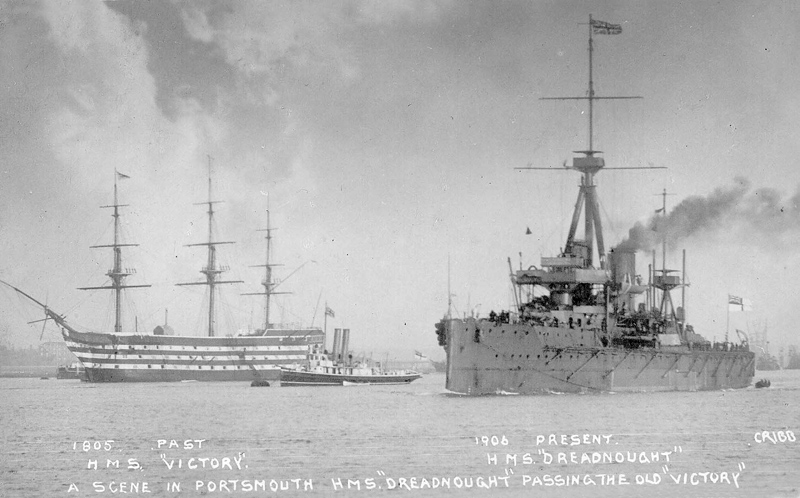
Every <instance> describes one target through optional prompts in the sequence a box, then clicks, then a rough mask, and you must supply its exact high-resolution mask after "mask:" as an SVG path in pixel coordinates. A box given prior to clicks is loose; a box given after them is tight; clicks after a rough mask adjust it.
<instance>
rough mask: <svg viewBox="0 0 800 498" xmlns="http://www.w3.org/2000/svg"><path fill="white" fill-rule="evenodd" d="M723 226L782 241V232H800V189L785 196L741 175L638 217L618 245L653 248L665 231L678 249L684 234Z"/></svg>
mask: <svg viewBox="0 0 800 498" xmlns="http://www.w3.org/2000/svg"><path fill="white" fill-rule="evenodd" d="M720 231H728V232H731V233H736V234H737V235H740V236H742V237H744V238H746V239H747V240H743V241H746V242H760V241H764V242H767V243H771V244H773V245H775V244H776V243H779V241H778V240H775V239H776V238H778V237H779V236H780V235H783V234H784V233H788V232H792V231H797V232H800V190H798V192H797V193H795V194H794V196H792V197H791V198H789V199H783V198H782V196H781V194H780V193H779V192H778V191H776V190H774V189H770V188H761V189H756V190H751V187H750V182H749V181H748V180H747V179H746V178H742V177H736V178H734V184H733V185H732V186H728V187H718V188H716V189H715V190H714V191H713V192H711V193H710V194H709V195H707V196H705V197H703V196H692V197H687V198H686V199H684V200H683V201H681V202H680V204H678V205H677V206H675V208H674V209H672V211H670V212H669V214H668V215H667V216H666V217H664V216H663V215H662V214H660V213H656V214H654V215H653V216H652V217H651V218H650V220H649V221H648V222H647V223H642V222H637V223H636V225H634V226H633V228H631V229H630V230H629V231H628V237H627V238H625V239H624V240H623V241H622V242H621V243H620V244H619V245H618V246H617V249H618V250H625V251H649V250H652V249H653V248H654V247H656V245H659V244H661V241H662V240H663V237H666V240H667V245H668V246H669V247H670V248H673V249H674V248H675V247H676V244H677V243H678V242H680V241H682V240H683V239H686V238H689V237H692V236H700V235H711V234H717V233H719V232H720ZM767 236H768V237H769V238H767Z"/></svg>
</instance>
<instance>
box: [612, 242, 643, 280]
mask: <svg viewBox="0 0 800 498" xmlns="http://www.w3.org/2000/svg"><path fill="white" fill-rule="evenodd" d="M608 262H609V265H610V267H611V279H612V280H613V281H614V283H616V284H624V283H625V282H628V283H630V284H635V283H636V252H634V251H630V250H626V249H620V248H614V249H611V252H610V253H608ZM626 275H627V278H626Z"/></svg>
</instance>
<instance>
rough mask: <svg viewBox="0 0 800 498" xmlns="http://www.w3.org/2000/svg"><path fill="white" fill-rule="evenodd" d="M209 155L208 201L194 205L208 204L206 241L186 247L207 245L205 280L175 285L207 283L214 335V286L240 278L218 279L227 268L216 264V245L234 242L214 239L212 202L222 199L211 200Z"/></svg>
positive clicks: (210, 330) (210, 317) (209, 159)
mask: <svg viewBox="0 0 800 498" xmlns="http://www.w3.org/2000/svg"><path fill="white" fill-rule="evenodd" d="M211 199H212V197H211V156H208V201H206V202H199V203H196V204H195V206H203V205H208V242H200V243H197V244H187V245H186V247H193V246H207V247H208V260H207V263H206V266H205V267H203V268H202V269H201V270H200V273H202V274H203V275H205V277H206V281H205V282H188V283H181V284H175V285H180V286H184V285H207V286H208V336H209V337H214V335H215V333H214V328H215V325H216V314H215V308H216V287H217V285H220V284H237V283H241V282H242V281H241V280H219V277H220V275H221V274H222V273H223V272H226V271H228V270H229V268H228V267H223V266H219V265H218V264H217V246H218V245H222V244H234V243H235V242H218V241H215V240H214V231H213V228H214V204H219V203H221V202H222V201H214V200H211Z"/></svg>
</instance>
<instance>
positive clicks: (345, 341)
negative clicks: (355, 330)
mask: <svg viewBox="0 0 800 498" xmlns="http://www.w3.org/2000/svg"><path fill="white" fill-rule="evenodd" d="M349 350H350V329H342V361H343V362H345V363H348V359H347V352H348V351H349Z"/></svg>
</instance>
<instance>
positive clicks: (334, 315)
mask: <svg viewBox="0 0 800 498" xmlns="http://www.w3.org/2000/svg"><path fill="white" fill-rule="evenodd" d="M325 314H326V315H328V316H330V317H333V318H336V313H334V312H333V310H332V309H330V308H328V307H327V306H325Z"/></svg>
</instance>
